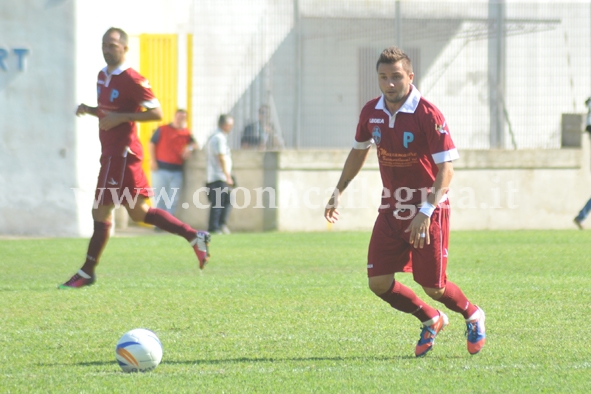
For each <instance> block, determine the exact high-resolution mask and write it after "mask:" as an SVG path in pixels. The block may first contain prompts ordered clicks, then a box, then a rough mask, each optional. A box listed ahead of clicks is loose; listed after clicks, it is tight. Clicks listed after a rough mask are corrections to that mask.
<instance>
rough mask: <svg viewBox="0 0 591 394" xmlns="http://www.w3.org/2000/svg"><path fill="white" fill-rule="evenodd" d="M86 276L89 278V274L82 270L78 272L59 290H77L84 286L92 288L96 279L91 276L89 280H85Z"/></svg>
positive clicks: (60, 286)
mask: <svg viewBox="0 0 591 394" xmlns="http://www.w3.org/2000/svg"><path fill="white" fill-rule="evenodd" d="M81 272H82V274H83V275H84V276H88V274H86V273H84V272H83V271H82V270H80V271H78V272H76V274H74V276H72V277H71V278H70V279H69V280H68V281H67V282H66V283H63V284H61V285H59V286H58V287H57V288H58V289H77V288H80V287H84V286H90V285H92V284H93V283H94V282H95V281H96V277H95V276H94V275H92V276H90V277H89V278H85V277H84V276H82V275H81V274H80V273H81Z"/></svg>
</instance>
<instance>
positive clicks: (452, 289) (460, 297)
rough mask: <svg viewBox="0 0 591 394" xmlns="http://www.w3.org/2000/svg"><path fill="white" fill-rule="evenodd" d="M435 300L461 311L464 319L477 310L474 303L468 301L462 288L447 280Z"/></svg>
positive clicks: (455, 310) (451, 308)
mask: <svg viewBox="0 0 591 394" xmlns="http://www.w3.org/2000/svg"><path fill="white" fill-rule="evenodd" d="M437 301H439V302H441V303H442V304H443V305H445V306H446V307H448V308H449V309H450V310H452V311H454V312H458V313H461V314H462V316H464V319H468V318H469V317H470V316H471V315H473V314H474V313H475V312H476V311H477V310H478V308H476V306H475V305H474V304H472V303H471V302H470V301H468V299H467V298H466V296H465V295H464V293H462V290H460V288H459V287H458V286H456V284H454V283H452V282H449V281H448V282H447V284H446V285H445V292H444V293H443V295H442V296H441V298H440V299H438V300H437Z"/></svg>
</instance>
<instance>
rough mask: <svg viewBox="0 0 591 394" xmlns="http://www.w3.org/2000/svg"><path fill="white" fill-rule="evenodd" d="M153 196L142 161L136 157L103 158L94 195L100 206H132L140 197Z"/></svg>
mask: <svg viewBox="0 0 591 394" xmlns="http://www.w3.org/2000/svg"><path fill="white" fill-rule="evenodd" d="M152 194H153V192H152V189H150V185H149V184H148V179H147V178H146V174H145V173H144V170H143V169H142V161H141V160H140V159H138V158H137V157H135V156H134V155H128V156H125V157H120V156H106V157H101V170H100V172H99V176H98V182H97V186H96V192H95V195H94V199H95V201H96V202H98V204H99V205H112V204H115V205H119V204H121V205H131V204H133V203H134V201H137V196H138V195H141V196H144V197H150V196H152ZM114 198H115V199H116V201H115V200H114Z"/></svg>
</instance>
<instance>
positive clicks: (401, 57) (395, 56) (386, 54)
mask: <svg viewBox="0 0 591 394" xmlns="http://www.w3.org/2000/svg"><path fill="white" fill-rule="evenodd" d="M399 61H402V66H403V67H404V69H405V70H406V72H408V73H409V74H410V73H412V72H413V71H412V62H411V61H410V58H409V57H408V55H407V54H406V53H404V52H403V51H402V49H400V48H398V47H394V46H392V47H388V48H386V49H384V50H383V51H382V53H381V54H380V58H379V59H378V62H377V63H376V70H377V69H378V67H379V66H380V64H381V63H384V64H394V63H398V62H399Z"/></svg>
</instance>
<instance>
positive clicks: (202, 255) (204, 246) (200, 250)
mask: <svg viewBox="0 0 591 394" xmlns="http://www.w3.org/2000/svg"><path fill="white" fill-rule="evenodd" d="M210 241H211V235H209V233H208V232H207V231H198V232H197V237H196V238H195V239H194V240H193V241H191V245H192V246H193V250H194V251H195V254H196V255H197V259H198V260H199V269H203V268H204V267H205V264H207V261H208V260H209V242H210Z"/></svg>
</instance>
